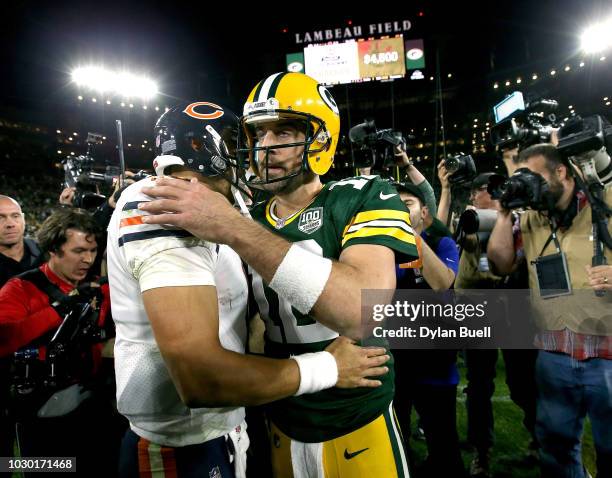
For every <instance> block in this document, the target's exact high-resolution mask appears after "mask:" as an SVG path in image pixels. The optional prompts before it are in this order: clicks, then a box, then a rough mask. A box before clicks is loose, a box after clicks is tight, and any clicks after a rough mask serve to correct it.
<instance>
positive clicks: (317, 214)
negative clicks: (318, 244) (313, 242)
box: [298, 207, 323, 234]
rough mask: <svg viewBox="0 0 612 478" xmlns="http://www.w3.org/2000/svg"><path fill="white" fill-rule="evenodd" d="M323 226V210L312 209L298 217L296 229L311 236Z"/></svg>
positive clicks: (318, 208)
mask: <svg viewBox="0 0 612 478" xmlns="http://www.w3.org/2000/svg"><path fill="white" fill-rule="evenodd" d="M322 225H323V208H322V207H313V208H312V209H307V210H306V211H304V212H303V213H302V214H301V215H300V221H299V222H298V229H299V230H300V231H301V232H303V233H305V234H312V233H313V232H315V231H316V230H318V229H319V228H320V227H321V226H322Z"/></svg>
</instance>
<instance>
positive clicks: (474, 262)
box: [455, 242, 503, 289]
mask: <svg viewBox="0 0 612 478" xmlns="http://www.w3.org/2000/svg"><path fill="white" fill-rule="evenodd" d="M481 249H482V247H481V244H480V242H478V245H477V246H476V249H475V250H473V251H471V252H470V251H466V250H465V249H464V250H463V252H462V253H461V257H460V258H459V271H458V272H457V278H456V279H455V289H496V288H497V287H498V286H500V285H501V283H502V281H503V277H501V276H498V275H495V274H493V273H492V272H491V271H490V270H482V269H483V267H481V264H480V261H481V260H482V257H483V254H486V251H482V250H481ZM485 259H486V258H485ZM487 268H488V263H487Z"/></svg>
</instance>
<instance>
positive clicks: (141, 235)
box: [119, 229, 194, 247]
mask: <svg viewBox="0 0 612 478" xmlns="http://www.w3.org/2000/svg"><path fill="white" fill-rule="evenodd" d="M155 237H194V236H193V234H191V233H190V232H188V231H183V230H178V231H172V230H168V229H155V230H154V231H143V232H132V233H130V234H124V235H123V236H121V237H120V238H119V247H121V246H123V244H125V243H126V242H132V241H141V240H143V239H153V238H155Z"/></svg>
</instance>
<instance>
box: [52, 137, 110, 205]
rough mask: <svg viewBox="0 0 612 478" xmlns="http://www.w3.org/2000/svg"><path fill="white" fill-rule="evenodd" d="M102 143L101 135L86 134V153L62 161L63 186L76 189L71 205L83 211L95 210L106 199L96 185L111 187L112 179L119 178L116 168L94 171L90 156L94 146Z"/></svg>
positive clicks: (93, 163) (92, 159) (92, 160)
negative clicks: (100, 171)
mask: <svg viewBox="0 0 612 478" xmlns="http://www.w3.org/2000/svg"><path fill="white" fill-rule="evenodd" d="M101 142H102V135H101V134H98V133H88V134H87V140H86V143H87V153H86V154H84V155H79V156H76V157H74V156H68V157H66V158H65V159H64V160H62V166H63V168H64V185H65V186H66V187H74V188H76V192H75V194H74V199H73V205H74V206H75V207H79V208H83V209H95V208H96V207H98V206H100V205H101V204H102V203H103V202H104V201H105V200H106V197H105V196H104V195H102V194H99V193H98V191H97V190H98V188H97V186H98V185H104V184H106V185H112V184H113V180H114V178H116V177H117V176H119V174H120V171H119V168H117V167H112V166H107V167H106V170H105V172H104V173H99V172H96V171H95V159H94V158H93V156H92V155H91V150H92V148H93V145H94V144H100V143H101Z"/></svg>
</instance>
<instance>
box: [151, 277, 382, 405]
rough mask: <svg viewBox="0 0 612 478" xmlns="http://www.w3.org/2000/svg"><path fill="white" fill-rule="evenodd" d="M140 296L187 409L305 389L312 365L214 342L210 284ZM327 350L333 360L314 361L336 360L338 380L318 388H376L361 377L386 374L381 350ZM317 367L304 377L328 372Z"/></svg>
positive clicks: (339, 345)
mask: <svg viewBox="0 0 612 478" xmlns="http://www.w3.org/2000/svg"><path fill="white" fill-rule="evenodd" d="M142 297H143V302H144V305H145V309H146V312H147V315H148V317H149V320H150V322H151V326H152V328H153V332H154V334H155V340H156V342H157V344H158V347H159V349H160V351H161V354H162V356H163V358H164V360H165V362H166V365H167V367H168V369H169V371H170V375H171V376H172V379H173V381H174V384H175V385H176V388H177V390H178V392H179V395H180V396H181V399H182V400H183V401H184V402H185V403H186V404H187V405H188V406H190V407H202V406H207V407H213V406H215V407H216V406H230V405H258V404H262V403H267V402H271V401H274V400H278V399H280V398H284V397H288V396H291V395H294V394H296V392H298V389H299V388H300V387H303V386H304V385H302V383H303V380H304V377H302V374H304V375H307V374H306V372H307V368H308V367H311V368H312V365H316V364H317V363H316V362H314V363H312V365H311V364H308V363H307V364H303V363H299V362H297V361H296V360H292V359H286V360H277V359H269V358H263V357H257V356H253V355H243V354H240V353H237V352H232V351H229V350H226V349H224V348H223V346H222V345H221V343H220V341H219V320H218V310H217V308H218V305H217V304H218V303H217V293H216V288H215V287H214V286H188V287H160V288H155V289H150V290H147V291H145V292H143V294H142ZM327 351H328V352H330V353H331V355H332V356H333V357H332V356H329V357H326V356H325V355H319V356H318V358H317V359H316V360H320V359H323V362H321V361H319V362H318V363H319V364H320V365H321V364H322V365H325V360H327V361H328V362H327V365H328V368H333V367H334V360H335V363H336V364H337V374H336V377H337V382H336V377H329V378H328V381H329V383H327V385H326V386H325V387H323V386H320V385H319V384H316V386H318V387H319V388H318V389H319V390H320V389H322V388H328V387H331V386H333V385H334V384H336V385H338V386H345V387H354V386H370V387H375V386H378V385H379V384H380V382H379V381H377V380H371V379H366V378H365V377H366V376H370V377H371V376H376V375H381V374H384V373H386V367H384V366H383V364H384V362H386V361H387V359H388V356H386V355H384V349H381V348H377V349H374V348H372V349H365V348H361V347H357V346H355V345H352V344H351V343H350V341H349V340H348V339H346V338H341V339H340V340H338V341H336V342H334V343H332V345H330V346H329V347H328V348H327ZM327 355H329V354H327ZM312 356H314V355H312ZM329 360H331V363H329ZM298 364H299V365H298ZM304 367H306V368H304ZM320 369H321V367H319V370H318V374H319V376H318V377H314V376H308V377H306V379H308V380H310V381H312V380H319V379H320V378H321V375H324V373H325V372H327V370H320ZM311 371H312V372H315V371H316V370H311ZM305 385H307V386H310V385H315V384H310V385H309V384H308V383H307V384H305ZM306 391H309V390H306Z"/></svg>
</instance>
